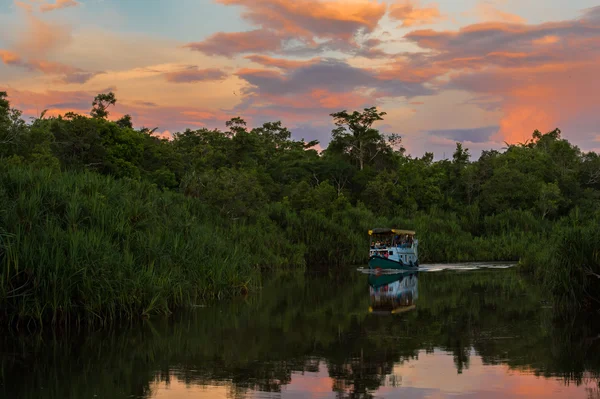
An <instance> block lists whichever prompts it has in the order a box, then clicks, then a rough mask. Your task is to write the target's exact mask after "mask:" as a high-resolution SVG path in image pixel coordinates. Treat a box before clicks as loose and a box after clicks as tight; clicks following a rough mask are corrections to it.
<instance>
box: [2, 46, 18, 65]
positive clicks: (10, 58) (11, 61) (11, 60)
mask: <svg viewBox="0 0 600 399" xmlns="http://www.w3.org/2000/svg"><path fill="white" fill-rule="evenodd" d="M0 60H2V62H3V63H5V64H6V65H20V64H21V57H19V55H18V54H17V53H14V52H12V51H8V50H2V49H0Z"/></svg>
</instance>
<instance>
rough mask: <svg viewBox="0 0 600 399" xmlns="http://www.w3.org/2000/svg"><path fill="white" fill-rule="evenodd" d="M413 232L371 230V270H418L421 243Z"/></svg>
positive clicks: (388, 229)
mask: <svg viewBox="0 0 600 399" xmlns="http://www.w3.org/2000/svg"><path fill="white" fill-rule="evenodd" d="M415 234H416V233H415V232H414V231H412V230H401V229H390V228H377V229H373V230H369V236H370V246H371V249H370V251H369V269H394V270H418V268H419V258H418V253H417V247H418V245H419V241H418V240H417V239H416V238H415Z"/></svg>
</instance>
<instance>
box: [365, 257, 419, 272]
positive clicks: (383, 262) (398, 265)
mask: <svg viewBox="0 0 600 399" xmlns="http://www.w3.org/2000/svg"><path fill="white" fill-rule="evenodd" d="M369 269H391V270H419V265H418V264H416V265H412V266H411V265H407V264H405V263H403V262H398V261H395V260H391V259H387V258H382V257H381V256H371V257H370V258H369Z"/></svg>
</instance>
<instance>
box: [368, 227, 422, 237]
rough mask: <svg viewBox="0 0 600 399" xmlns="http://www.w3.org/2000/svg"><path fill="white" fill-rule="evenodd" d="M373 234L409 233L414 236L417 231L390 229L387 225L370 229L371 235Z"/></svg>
mask: <svg viewBox="0 0 600 399" xmlns="http://www.w3.org/2000/svg"><path fill="white" fill-rule="evenodd" d="M373 234H408V235H410V236H414V235H415V234H417V233H416V232H415V231H413V230H402V229H390V228H387V227H380V228H375V229H373V230H369V235H370V236H372V235H373Z"/></svg>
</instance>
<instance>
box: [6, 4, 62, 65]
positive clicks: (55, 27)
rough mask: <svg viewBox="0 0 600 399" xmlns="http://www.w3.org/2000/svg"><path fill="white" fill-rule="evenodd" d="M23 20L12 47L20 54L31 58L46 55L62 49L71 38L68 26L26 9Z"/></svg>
mask: <svg viewBox="0 0 600 399" xmlns="http://www.w3.org/2000/svg"><path fill="white" fill-rule="evenodd" d="M26 10H27V12H26V15H25V21H24V23H21V24H19V26H20V28H21V29H19V30H18V31H17V39H16V42H15V43H14V46H13V47H14V49H15V51H17V52H18V53H19V54H21V55H25V56H27V57H31V58H41V57H46V56H48V55H49V54H50V53H52V52H55V51H56V50H59V49H63V48H64V47H65V46H67V45H68V44H69V43H70V42H71V40H72V34H71V29H70V27H69V26H67V25H64V24H60V23H57V22H50V21H45V20H43V19H41V18H39V17H37V16H36V15H35V14H33V13H32V12H31V11H29V9H26Z"/></svg>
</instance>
